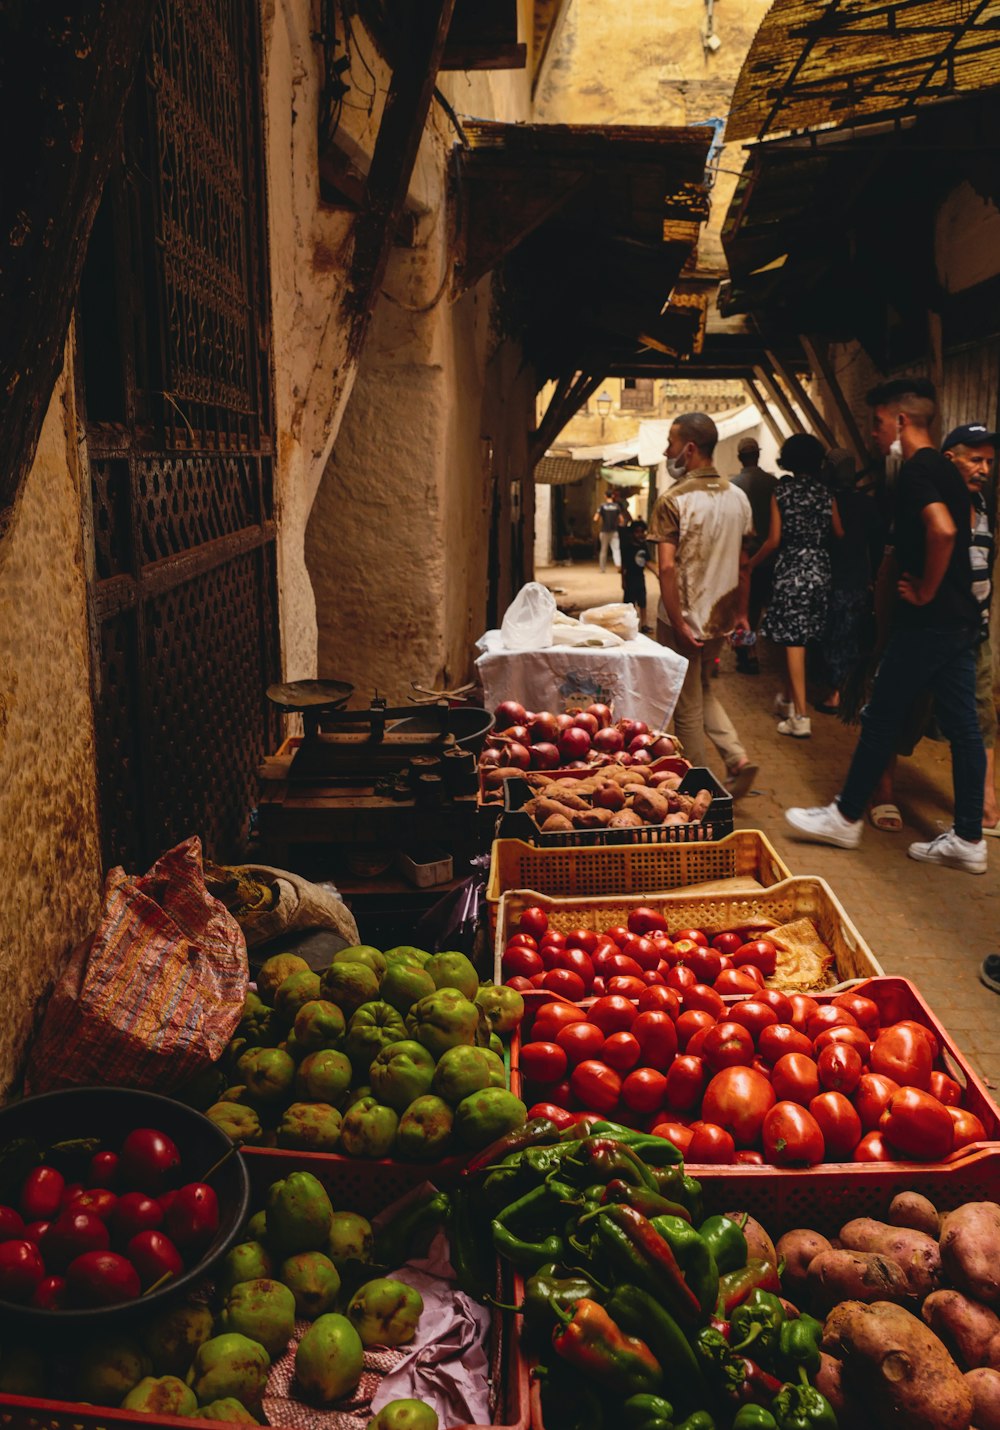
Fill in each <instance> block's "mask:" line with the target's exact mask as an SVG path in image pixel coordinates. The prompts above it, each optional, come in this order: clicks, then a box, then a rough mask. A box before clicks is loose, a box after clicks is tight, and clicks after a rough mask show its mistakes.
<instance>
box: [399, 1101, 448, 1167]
mask: <svg viewBox="0 0 1000 1430" xmlns="http://www.w3.org/2000/svg"><path fill="white" fill-rule="evenodd" d="M454 1125H455V1114H454V1113H453V1112H452V1110H451V1108H450V1107H449V1106H448V1104H447V1103H446V1102H445V1101H444V1100H443V1098H440V1097H430V1096H428V1097H418V1098H415V1099H414V1100H413V1102H411V1103H410V1105H409V1107H408V1108H407V1109H406V1111H405V1112H404V1113H403V1115H402V1117H401V1118H400V1119H399V1129H398V1131H397V1132H396V1150H397V1152H398V1153H399V1155H400V1156H401V1157H405V1158H406V1159H407V1161H411V1162H431V1161H433V1160H434V1159H435V1158H436V1157H443V1156H444V1155H445V1153H446V1152H447V1151H448V1148H449V1144H450V1143H451V1133H452V1128H453V1127H454Z"/></svg>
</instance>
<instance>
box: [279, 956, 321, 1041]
mask: <svg viewBox="0 0 1000 1430" xmlns="http://www.w3.org/2000/svg"><path fill="white" fill-rule="evenodd" d="M318 998H319V974H318V973H315V972H313V970H312V969H311V968H304V969H300V970H299V972H298V973H290V974H289V975H288V977H287V978H286V979H285V980H284V981H283V982H282V983H281V984H280V985H279V987H278V991H277V993H275V995H274V1011H275V1012H276V1013H277V1015H278V1017H279V1018H280V1019H281V1021H282V1023H283V1024H284V1026H285V1027H286V1028H288V1027H290V1026H291V1025H292V1024H293V1023H294V1022H295V1019H296V1017H297V1016H298V1012H299V1009H300V1008H304V1007H305V1005H306V1004H307V1003H315V1002H316V1001H317V1000H318Z"/></svg>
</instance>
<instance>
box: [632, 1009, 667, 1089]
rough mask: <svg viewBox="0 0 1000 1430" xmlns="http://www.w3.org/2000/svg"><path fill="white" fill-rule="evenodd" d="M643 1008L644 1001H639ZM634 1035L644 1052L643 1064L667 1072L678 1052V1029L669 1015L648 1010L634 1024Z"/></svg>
mask: <svg viewBox="0 0 1000 1430" xmlns="http://www.w3.org/2000/svg"><path fill="white" fill-rule="evenodd" d="M639 1006H640V1007H641V1006H642V1000H641V999H640V1000H639ZM631 1031H632V1035H633V1036H634V1037H635V1038H637V1039H638V1042H639V1047H640V1049H641V1050H642V1064H643V1066H644V1067H647V1068H656V1069H657V1071H658V1072H666V1070H667V1068H668V1067H669V1066H670V1064H671V1063H672V1062H673V1060H674V1056H675V1054H676V1052H677V1029H676V1027H675V1026H674V1020H673V1018H671V1016H670V1014H669V1013H665V1012H663V1011H662V1010H660V1011H657V1010H656V1009H648V1010H647V1011H645V1012H643V1013H640V1014H639V1016H638V1017H637V1018H636V1020H635V1022H634V1023H633V1024H632V1029H631Z"/></svg>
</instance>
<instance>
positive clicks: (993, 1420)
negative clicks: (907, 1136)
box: [777, 1192, 1000, 1430]
mask: <svg viewBox="0 0 1000 1430" xmlns="http://www.w3.org/2000/svg"><path fill="white" fill-rule="evenodd" d="M886 1215H887V1219H886V1221H884V1222H881V1221H875V1220H873V1219H872V1218H871V1217H856V1218H854V1219H853V1220H852V1221H849V1222H847V1223H845V1225H844V1226H842V1227H841V1229H840V1235H839V1236H838V1237H836V1238H835V1239H834V1240H833V1241H830V1240H828V1239H827V1238H826V1237H824V1236H821V1235H820V1234H819V1233H818V1232H815V1231H810V1230H802V1229H800V1230H796V1231H789V1232H786V1233H785V1235H784V1236H783V1237H781V1239H780V1241H779V1242H778V1244H777V1253H778V1256H779V1258H782V1259H783V1260H784V1268H783V1271H782V1276H781V1283H782V1290H783V1291H784V1292H786V1293H787V1295H788V1296H789V1298H791V1299H792V1300H793V1301H795V1302H796V1303H797V1304H798V1305H801V1306H802V1307H803V1308H805V1309H807V1310H809V1311H811V1312H812V1313H813V1314H815V1315H817V1316H820V1317H825V1321H824V1328H823V1351H824V1355H823V1366H822V1370H821V1372H820V1375H819V1376H818V1377H817V1378H816V1381H815V1383H816V1387H817V1389H818V1390H821V1391H822V1392H823V1394H824V1395H825V1396H826V1397H827V1399H828V1400H829V1401H830V1403H831V1404H832V1405H833V1407H834V1409H835V1410H836V1411H837V1412H838V1416H839V1417H840V1424H841V1426H845V1425H850V1426H855V1425H856V1426H859V1427H866V1426H870V1427H872V1430H875V1427H876V1426H878V1427H881V1426H883V1425H890V1426H900V1427H904V1426H905V1427H907V1430H970V1427H974V1430H1000V1206H998V1205H997V1203H996V1202H967V1203H966V1204H965V1205H964V1206H960V1207H958V1208H957V1210H955V1211H951V1212H945V1213H943V1214H940V1213H939V1212H938V1211H937V1209H936V1208H935V1206H934V1205H933V1203H932V1202H930V1201H929V1200H928V1199H927V1198H926V1197H923V1196H920V1195H919V1194H918V1193H916V1192H901V1193H900V1194H899V1195H898V1196H896V1197H895V1198H894V1199H893V1201H892V1203H891V1204H890V1206H889V1210H888V1212H887V1214H886Z"/></svg>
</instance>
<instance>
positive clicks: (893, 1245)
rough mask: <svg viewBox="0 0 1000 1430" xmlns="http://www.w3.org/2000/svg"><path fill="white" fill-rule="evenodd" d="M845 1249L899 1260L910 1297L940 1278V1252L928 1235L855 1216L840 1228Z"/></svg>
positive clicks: (932, 1287)
mask: <svg viewBox="0 0 1000 1430" xmlns="http://www.w3.org/2000/svg"><path fill="white" fill-rule="evenodd" d="M840 1240H841V1244H842V1245H843V1246H845V1247H846V1248H847V1250H848V1251H877V1252H878V1254H879V1255H880V1256H888V1257H890V1258H891V1259H892V1260H893V1261H896V1262H898V1263H899V1265H900V1266H901V1267H902V1268H903V1271H904V1273H905V1275H906V1279H907V1282H908V1283H909V1287H910V1291H911V1292H912V1293H913V1295H914V1296H926V1295H927V1294H928V1292H930V1291H933V1290H935V1289H936V1287H937V1286H938V1284H939V1283H940V1280H941V1253H940V1251H939V1250H938V1244H937V1242H936V1241H935V1240H934V1238H933V1237H932V1236H927V1235H926V1233H924V1232H922V1231H911V1230H910V1228H909V1227H905V1226H889V1225H888V1223H887V1222H884V1221H875V1220H874V1218H872V1217H867V1216H861V1217H855V1219H854V1220H853V1221H849V1222H846V1223H845V1225H844V1226H842V1227H841V1228H840Z"/></svg>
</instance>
